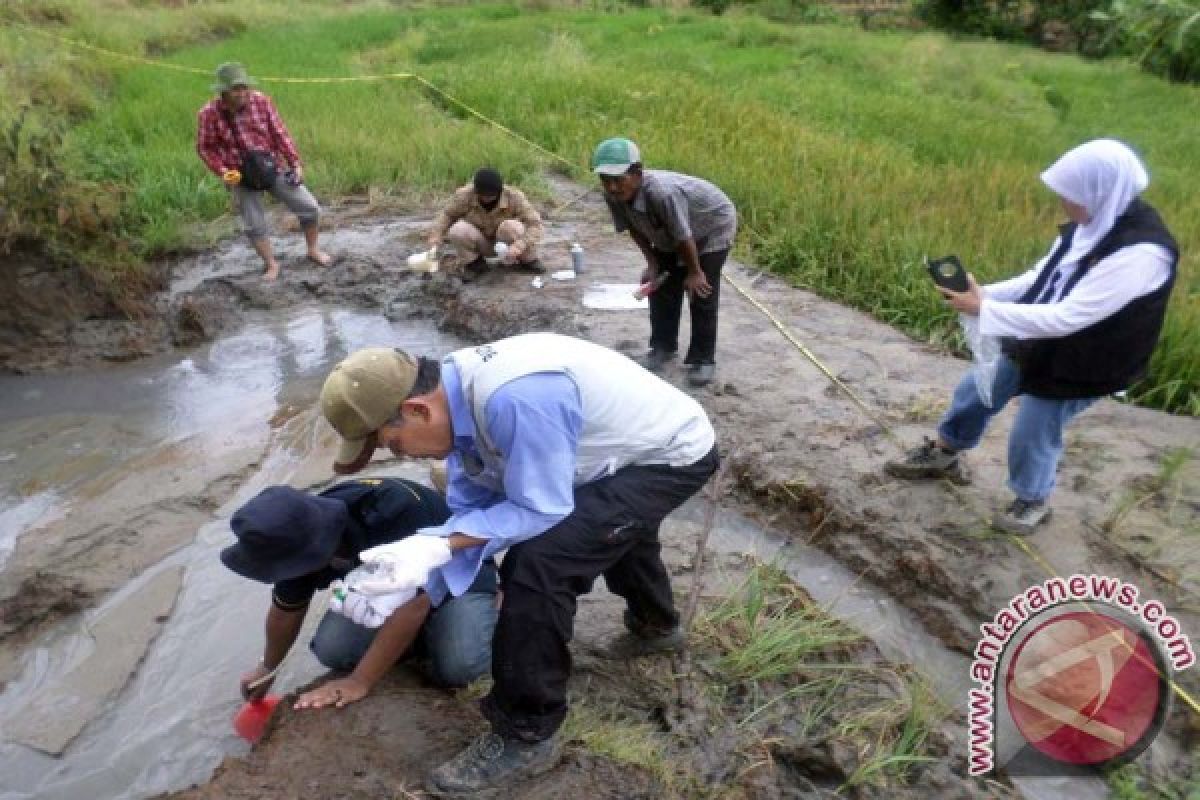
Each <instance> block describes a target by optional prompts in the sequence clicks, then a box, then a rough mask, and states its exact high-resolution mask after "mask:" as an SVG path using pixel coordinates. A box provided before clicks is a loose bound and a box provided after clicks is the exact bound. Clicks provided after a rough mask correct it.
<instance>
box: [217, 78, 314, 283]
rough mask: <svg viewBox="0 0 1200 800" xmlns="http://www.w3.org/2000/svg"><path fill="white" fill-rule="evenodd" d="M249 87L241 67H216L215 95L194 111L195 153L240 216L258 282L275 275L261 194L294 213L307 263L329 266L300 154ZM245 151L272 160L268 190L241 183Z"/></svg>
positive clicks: (263, 100) (261, 96)
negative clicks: (258, 266) (259, 271)
mask: <svg viewBox="0 0 1200 800" xmlns="http://www.w3.org/2000/svg"><path fill="white" fill-rule="evenodd" d="M253 85H254V79H253V78H251V77H250V76H249V75H248V74H246V68H245V67H243V66H242V65H241V64H237V63H228V64H222V65H221V66H219V67H218V68H217V82H216V83H215V84H213V87H212V88H213V91H215V92H217V95H218V96H217V97H215V98H214V99H212V100H210V101H209V102H208V103H206V104H205V106H204V108H202V109H200V113H199V115H198V120H199V125H198V130H197V132H196V152H197V153H199V154H200V158H201V160H203V161H204V163H205V165H207V166H208V168H209V169H210V170H211V171H212V172H213V174H215V175H217V176H218V177H220V178H221V180H222V181H224V183H225V186H226V188H228V189H229V191H230V193H231V194H232V196H233V202H234V205H235V206H236V207H237V209H238V213H239V214H240V215H241V218H242V229H243V230H244V231H245V233H246V235H247V236H248V237H249V238H250V241H251V243H252V244H253V245H254V250H255V252H257V253H258V254H259V256H261V257H262V260H263V265H264V266H265V267H266V272H265V273H264V275H263V278H264V279H266V280H267V281H273V280H275V279H276V278H278V277H279V262H278V261H276V260H275V254H274V252H273V251H272V249H271V240H270V238H269V237H268V236H267V233H268V231H267V217H266V213H265V212H264V211H263V204H262V195H263V191H269V192H270V193H271V194H272V195H274V196H275V199H277V200H279V201H280V202H281V203H283V204H284V205H286V206H287V207H288V209H289V210H291V212H292V213H293V214H295V215H296V219H297V220H299V222H300V227H301V228H302V229H303V230H304V241H305V243H306V244H307V245H308V257H309V259H310V260H311V261H313V262H315V263H317V264H319V265H320V266H323V267H325V266H329V262H330V258H329V255H328V254H326V253H324V252H323V251H322V250H321V248H320V247H318V245H317V220H318V217H319V216H320V211H321V210H320V207H319V206H318V205H317V201H316V199H315V198H314V197H313V196H312V193H311V192H309V191H308V189H307V187H305V185H304V167H303V166H302V165H301V163H300V153H299V152H298V151H297V150H296V145H295V143H294V142H292V137H291V135H290V134H289V133H288V131H287V128H286V127H285V126H284V124H283V120H282V119H280V117H279V112H278V111H276V110H275V104H274V103H272V102H271V98H269V97H267V95H265V94H263V93H262V92H256V91H254V90H253V89H251V88H250V87H251V86H253ZM251 150H262V151H265V152H267V153H270V154H271V155H272V156H273V157H274V159H275V164H276V166H277V174H276V177H275V180H274V182H273V184H272V185H271V187H270V188H269V189H266V190H255V189H251V188H249V187H248V186H245V185H243V184H242V174H241V172H240V167H241V164H242V156H243V153H244V152H245V151H251Z"/></svg>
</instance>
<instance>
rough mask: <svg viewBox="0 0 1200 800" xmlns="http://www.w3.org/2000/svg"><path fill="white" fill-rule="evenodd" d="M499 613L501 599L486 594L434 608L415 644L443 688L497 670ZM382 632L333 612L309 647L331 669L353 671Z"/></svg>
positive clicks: (425, 667)
mask: <svg viewBox="0 0 1200 800" xmlns="http://www.w3.org/2000/svg"><path fill="white" fill-rule="evenodd" d="M497 614H498V611H497V610H496V595H495V594H493V593H484V592H468V593H466V594H464V595H462V596H461V597H450V598H447V599H446V601H445V602H444V603H442V605H441V606H439V607H438V608H435V609H433V610H432V611H431V612H430V613H429V616H428V617H427V618H426V619H425V624H424V625H422V626H421V632H420V633H419V634H418V636H417V641H416V642H415V643H414V644H413V651H416V652H417V653H419V654H420V656H421V658H420V661H421V665H422V668H423V670H424V672H425V674H426V677H427V678H428V679H429V680H430V681H431V682H432V683H434V684H436V685H438V686H466V685H467V684H468V683H470V682H471V681H473V680H475V679H476V678H478V677H479V676H480V675H483V674H485V673H486V672H487V671H488V670H489V669H490V668H491V666H492V631H493V630H494V629H495V627H496V617H497ZM378 630H379V629H378V628H367V627H364V626H362V625H358V624H357V623H354V622H352V621H351V620H349V619H347V618H346V617H344V616H342V615H341V614H337V613H334V612H333V611H327V612H326V613H325V616H324V618H322V620H321V624H320V625H318V626H317V632H316V633H315V634H313V638H312V642H311V643H310V644H309V647H310V648H311V649H312V651H313V654H314V655H315V656H316V657H317V660H318V661H320V662H321V663H322V664H324V665H325V666H326V667H328V668H329V669H336V670H339V671H341V672H350V671H351V670H353V669H354V668H355V667H356V666H357V665H358V662H359V660H360V659H361V658H362V657H363V655H364V654H365V653H366V652H367V648H369V647H370V646H371V642H373V641H375V633H376V632H377V631H378Z"/></svg>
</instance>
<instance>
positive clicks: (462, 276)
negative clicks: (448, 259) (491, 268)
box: [455, 257, 488, 283]
mask: <svg viewBox="0 0 1200 800" xmlns="http://www.w3.org/2000/svg"><path fill="white" fill-rule="evenodd" d="M487 269H488V265H487V262H486V261H484V260H483V258H482V257H480V258H477V259H475V260H474V261H471V262H469V263H467V264H462V265H461V266H459V267H458V269H456V270H455V272H456V274H457V275H458V278H459V280H461V281H462V282H463V283H470V282H471V281H473V280H475V279H476V278H478V277H479V276H480V275H482V274H483V273H485V272H487Z"/></svg>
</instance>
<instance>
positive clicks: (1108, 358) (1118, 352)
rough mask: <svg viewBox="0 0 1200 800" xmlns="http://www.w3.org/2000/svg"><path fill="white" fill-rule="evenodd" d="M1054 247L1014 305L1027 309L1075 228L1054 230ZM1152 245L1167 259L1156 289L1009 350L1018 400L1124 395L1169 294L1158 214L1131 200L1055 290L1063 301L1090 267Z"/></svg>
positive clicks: (1139, 372)
mask: <svg viewBox="0 0 1200 800" xmlns="http://www.w3.org/2000/svg"><path fill="white" fill-rule="evenodd" d="M1059 234H1060V238H1061V241H1060V243H1059V246H1058V247H1057V248H1055V250H1054V252H1053V253H1052V254H1051V255H1050V260H1049V261H1047V262H1046V266H1045V267H1043V268H1042V271H1041V272H1040V273H1039V274H1038V277H1037V280H1036V281H1034V283H1033V286H1030V287H1029V289H1028V291H1026V292H1025V294H1023V295H1022V296H1021V298H1020V299H1019V300H1018V301H1017V302H1018V303H1032V302H1034V300H1035V299H1036V298H1037V297H1038V296H1039V295H1040V294H1041V293H1042V291H1043V289H1044V288H1045V286H1046V282H1047V281H1048V280H1049V278H1050V275H1051V274H1052V273H1053V272H1054V269H1055V267H1057V266H1058V263H1059V262H1060V261H1061V260H1062V257H1063V256H1064V255H1065V254H1066V252H1067V250H1068V249H1069V248H1070V246H1071V239H1072V238H1073V237H1074V236H1075V224H1074V223H1069V224H1067V225H1063V226H1062V227H1060V228H1059ZM1143 243H1147V244H1156V245H1159V246H1161V247H1164V248H1166V249H1167V250H1168V251H1170V253H1171V274H1170V277H1168V278H1167V281H1166V283H1164V284H1163V285H1162V286H1160V287H1159V288H1157V289H1155V290H1154V291H1153V292H1150V293H1149V294H1146V295H1142V296H1141V297H1138V298H1136V299H1134V300H1132V301H1130V302H1129V303H1128V304H1127V305H1125V306H1124V307H1122V308H1121V310H1119V311H1117V312H1116V313H1115V314H1113V315H1111V316H1109V317H1105V318H1104V319H1102V320H1100V321H1099V322H1096V323H1093V324H1092V325H1090V326H1088V327H1086V328H1084V329H1083V330H1081V331H1076V332H1075V333H1072V334H1071V335H1069V336H1064V337H1062V338H1059V339H1024V340H1019V341H1017V342H1015V343H1014V345H1013V348H1012V350H1011V351H1010V355H1011V356H1012V357H1013V358H1014V360H1016V362H1017V364H1018V365H1019V366H1020V368H1021V393H1022V394H1031V395H1035V396H1037V397H1054V398H1063V399H1066V398H1075V397H1101V396H1103V395H1106V394H1111V393H1112V392H1116V391H1120V390H1121V389H1125V388H1127V387H1128V386H1129V385H1131V384H1132V383H1134V382H1136V381H1137V380H1139V379H1140V378H1141V377H1142V376H1143V375H1145V373H1146V365H1147V364H1149V363H1150V355H1151V354H1152V353H1153V352H1154V346H1155V344H1157V343H1158V334H1159V333H1160V332H1161V331H1162V326H1163V319H1164V318H1165V317H1166V313H1167V299H1168V298H1169V297H1170V294H1171V289H1172V288H1173V287H1174V286H1175V267H1176V265H1177V264H1178V263H1179V245H1177V244H1176V243H1175V239H1174V237H1172V236H1171V232H1170V231H1168V230H1167V226H1166V225H1164V224H1163V221H1162V218H1161V217H1159V215H1158V212H1157V211H1155V210H1154V209H1153V208H1152V207H1151V206H1150V205H1148V204H1147V203H1144V202H1142V201H1141V200H1140V199H1135V200H1134V201H1133V202H1132V203H1130V204H1129V208H1127V209H1126V210H1125V213H1124V214H1122V215H1121V216H1120V217H1118V218H1117V220H1116V222H1115V223H1113V227H1112V230H1111V231H1109V232H1108V235H1107V236H1105V237H1104V238H1103V239H1101V240H1100V242H1099V244H1097V245H1096V247H1095V248H1094V249H1093V250H1092V251H1091V252H1090V253H1088V254H1087V255H1086V256H1084V258H1083V261H1082V262H1081V263H1080V264H1079V266H1078V267H1077V268H1076V270H1075V274H1073V275H1072V276H1071V279H1070V280H1069V281H1067V284H1066V285H1065V286H1063V287H1062V290H1061V297H1066V296H1067V295H1068V294H1069V293H1070V292H1071V290H1072V289H1074V288H1075V285H1076V284H1077V283H1079V281H1080V280H1081V279H1082V278H1083V276H1084V275H1086V274H1087V272H1088V270H1090V269H1091V268H1092V267H1093V266H1095V265H1096V263H1097V262H1098V261H1101V260H1102V259H1104V258H1107V257H1108V256H1110V255H1112V254H1113V253H1115V252H1117V251H1118V250H1120V249H1122V248H1124V247H1130V246H1132V245H1135V244H1143Z"/></svg>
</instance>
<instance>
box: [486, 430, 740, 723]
mask: <svg viewBox="0 0 1200 800" xmlns="http://www.w3.org/2000/svg"><path fill="white" fill-rule="evenodd" d="M718 461H719V457H718V455H717V449H716V448H715V447H714V448H713V449H712V450H711V451H710V452H709V453H708V455H706V456H705V457H704V458H702V459H700V460H699V461H697V462H696V463H695V464H690V465H688V466H686V467H669V466H665V465H663V466H634V467H626V468H624V469H622V470H619V471H617V472H616V473H615V474H613V475H610V476H609V477H607V478H603V479H601V480H598V481H595V482H593V483H588V484H584V485H583V486H579V487H578V488H576V489H575V510H574V511H572V512H571V513H570V514H569V515H568V516H567V517H566V518H565V519H563V520H562V521H561V522H559V523H558V524H557V525H555V526H554V527H553V528H550V529H549V530H548V531H546V532H545V533H543V534H541V535H540V536H536V537H534V538H533V539H529V540H528V541H524V542H522V543H521V544H519V545H517V546H516V547H513V548H512V549H511V550H509V551H508V554H507V555H506V556H505V557H504V561H503V563H502V564H501V566H500V585H501V588H502V589H503V590H504V604H503V606H502V607H501V609H500V619H499V622H497V624H496V631H495V634H494V636H493V638H492V678H493V680H494V683H493V686H492V691H491V693H490V694H489V695H487V696H486V697H484V698H483V700H482V701H481V707H482V710H483V715H484V716H485V717H487V719H488V721H489V722H491V724H492V729H493V730H494V731H495V732H496V733H498V734H500V735H501V736H506V737H509V738H516V739H522V740H524V741H528V742H537V741H541V740H543V739H547V738H549V737H550V736H552V735H553V734H554V732H555V731H556V730H558V727H559V726H560V725H561V724H562V721H563V719H564V718H565V717H566V715H567V679H568V678H569V677H570V675H571V654H570V651H569V649H568V647H567V645H568V643H569V642H570V641H571V638H572V636H573V635H574V633H575V607H576V598H578V597H579V596H580V595H581V594H587V593H588V592H590V591H591V590H592V584H593V583H594V582H595V580H596V578H597V577H598V576H600V575H603V576H604V580H605V583H607V584H608V588H609V590H610V591H612V592H613V593H614V594H617V595H620V596H621V597H623V598H625V601H626V603H628V605H629V610H630V611H631V612H632V614H633V616H634V617H635V618H636V619H637V620H638V621H639V622H642V623H645V624H646V625H649V626H653V627H663V628H671V627H674V626H675V625H677V624H679V614H678V613H677V612H676V611H675V601H674V598H673V597H672V594H671V579H670V576H669V575H668V574H667V570H666V567H665V566H664V565H663V562H662V557H661V555H660V551H661V545H660V544H659V541H658V528H659V525H660V524H661V523H662V521H663V519H664V518H665V517H666V516H667V514H669V513H671V512H672V511H674V510H675V509H676V508H678V507H679V506H681V505H682V504H683V502H684V501H685V500H687V499H688V498H689V497H691V496H692V495H693V494H695V493H696V492H698V491H699V490H700V488H701V487H702V486H704V484H705V482H707V481H708V479H709V477H710V476H711V475H712V474H713V472H715V471H716V469H717V464H718Z"/></svg>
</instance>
